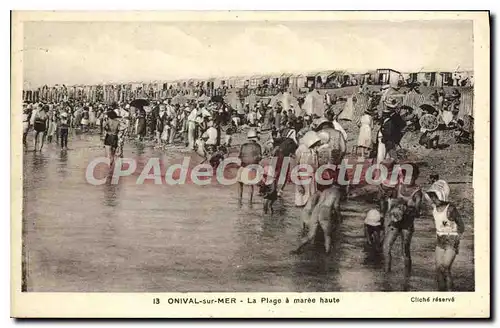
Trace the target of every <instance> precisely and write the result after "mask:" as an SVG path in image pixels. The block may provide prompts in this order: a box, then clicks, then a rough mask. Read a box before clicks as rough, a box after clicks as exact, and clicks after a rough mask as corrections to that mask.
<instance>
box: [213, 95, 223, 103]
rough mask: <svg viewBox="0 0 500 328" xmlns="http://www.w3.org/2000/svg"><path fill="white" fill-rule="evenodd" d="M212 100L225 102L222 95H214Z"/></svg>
mask: <svg viewBox="0 0 500 328" xmlns="http://www.w3.org/2000/svg"><path fill="white" fill-rule="evenodd" d="M210 101H211V102H217V103H224V97H222V96H212V98H211V99H210Z"/></svg>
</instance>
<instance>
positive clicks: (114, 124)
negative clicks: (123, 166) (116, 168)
mask: <svg viewBox="0 0 500 328" xmlns="http://www.w3.org/2000/svg"><path fill="white" fill-rule="evenodd" d="M107 115H108V119H107V120H106V123H104V131H106V136H105V137H104V147H105V148H106V156H107V157H108V158H109V160H110V165H113V164H114V161H115V155H116V148H117V147H118V132H119V130H120V121H119V120H118V115H116V112H115V111H113V110H111V111H109V112H108V113H107Z"/></svg>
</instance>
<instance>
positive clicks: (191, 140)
mask: <svg viewBox="0 0 500 328" xmlns="http://www.w3.org/2000/svg"><path fill="white" fill-rule="evenodd" d="M394 92H395V91H394V90H393V89H392V88H391V87H386V88H383V89H382V90H381V91H380V92H370V93H369V99H370V101H369V102H368V104H369V105H368V106H367V108H366V110H365V112H364V113H363V115H362V116H361V117H360V118H359V121H358V125H359V127H360V129H359V135H358V140H357V149H358V151H359V150H360V151H361V154H360V155H361V156H362V157H363V158H366V159H368V160H373V162H374V163H378V164H383V165H385V166H387V168H388V170H389V171H390V170H392V169H394V167H395V164H397V163H398V161H399V159H398V154H397V149H398V147H400V142H401V139H402V138H403V136H404V134H405V133H406V132H407V131H411V130H417V131H418V130H420V131H421V133H422V135H421V137H420V144H421V145H422V146H425V147H427V148H436V147H438V145H439V132H438V131H440V130H445V129H454V130H456V140H457V142H468V143H472V138H473V137H472V136H473V134H472V132H471V131H470V130H469V129H468V128H467V129H466V128H464V120H463V119H459V120H457V119H455V116H456V106H457V101H456V100H457V99H459V94H457V92H458V91H454V92H453V93H452V94H451V95H448V96H447V95H446V94H443V93H442V92H441V91H439V92H436V93H434V94H432V95H431V101H432V102H434V103H433V105H434V106H427V107H426V106H421V107H419V108H417V109H415V108H411V107H408V106H403V105H402V104H401V103H400V102H399V101H398V98H397V97H395V94H394ZM391 93H393V94H391ZM334 105H335V104H334V102H332V101H330V100H329V99H325V107H326V111H325V112H324V113H323V115H318V114H314V113H310V114H308V113H304V115H297V111H296V110H295V109H294V108H284V107H285V106H284V105H283V104H282V103H281V102H276V103H274V104H273V105H271V106H266V105H265V104H264V102H262V101H257V102H256V104H255V105H253V106H250V105H249V104H245V106H244V110H243V111H237V110H235V109H233V108H231V106H229V105H228V104H227V103H225V102H224V99H222V98H220V97H212V98H209V99H205V100H203V101H200V100H187V101H186V102H185V103H182V104H180V103H176V104H173V103H172V102H171V100H170V99H165V100H164V101H160V102H157V101H155V102H153V101H148V100H146V99H137V100H134V101H131V102H129V103H116V102H115V103H111V104H105V103H97V104H91V103H79V102H77V101H68V102H60V103H29V104H28V103H26V104H24V109H23V128H24V129H23V144H24V145H25V147H27V136H28V133H29V131H30V130H31V129H33V130H34V139H35V146H34V150H35V151H41V150H42V149H43V146H44V144H45V143H52V142H53V141H56V142H57V144H58V145H60V147H61V148H62V149H67V147H68V137H69V136H70V135H71V134H72V132H73V131H78V133H94V132H98V133H99V134H100V135H101V138H102V140H103V144H104V147H105V148H106V153H107V156H109V158H110V162H111V164H113V162H114V161H115V158H117V157H123V155H124V154H123V150H124V145H125V142H126V141H127V140H134V139H135V140H136V141H137V142H146V141H150V142H151V141H152V143H153V145H154V146H155V147H158V148H161V149H165V150H168V149H170V148H169V147H170V146H171V145H174V144H175V145H182V146H183V147H186V148H187V149H189V150H192V151H195V152H196V153H198V154H199V155H201V156H202V157H203V158H204V160H208V161H209V162H210V164H211V165H212V166H214V167H216V166H217V165H218V164H219V163H220V161H221V160H222V159H223V158H224V156H226V155H227V154H228V153H229V149H230V148H231V146H232V143H233V136H234V135H235V134H236V133H239V132H241V131H242V130H244V129H245V130H247V139H248V140H247V141H246V142H244V143H243V144H241V145H240V149H239V152H238V157H239V158H240V159H241V167H240V168H239V170H238V178H237V180H238V183H239V200H240V202H241V200H242V198H243V190H244V188H245V185H248V188H249V198H250V199H249V200H250V202H252V200H253V195H254V184H248V183H247V181H246V180H245V177H248V175H249V172H248V171H249V170H250V169H249V167H251V166H252V165H253V164H262V163H267V162H266V160H267V159H268V158H269V157H275V158H278V163H277V164H278V165H277V166H276V167H275V168H273V169H272V170H269V169H268V170H266V171H265V175H264V177H263V178H264V179H266V178H267V177H268V176H269V175H273V176H278V175H279V174H280V172H281V171H282V163H283V161H284V159H285V158H293V159H294V160H295V163H296V164H297V165H308V166H310V167H312V168H313V170H312V172H310V176H309V178H311V179H312V182H311V183H309V184H305V185H301V184H297V185H295V205H296V206H298V207H302V222H303V227H304V237H303V238H302V240H301V243H300V246H299V247H298V248H297V249H296V250H295V252H300V251H301V250H302V249H303V248H304V247H305V246H306V245H308V244H310V243H311V242H312V241H314V240H315V238H316V234H317V233H318V232H319V231H322V232H323V239H324V247H325V251H326V252H327V253H328V252H329V251H330V250H331V244H332V238H333V233H334V231H336V230H337V227H338V226H339V225H340V224H341V223H342V213H341V212H342V211H341V203H342V202H343V201H345V200H346V199H347V196H348V188H347V187H345V186H342V185H341V184H339V178H340V176H339V171H336V170H332V169H326V170H323V171H322V179H323V180H325V181H330V183H328V184H319V183H317V182H316V181H314V173H315V171H316V170H318V169H319V168H320V167H321V166H323V165H327V164H330V165H340V164H341V163H342V162H343V160H344V159H345V157H346V154H347V140H348V135H347V133H346V131H345V130H344V128H343V127H342V125H341V124H340V123H339V120H338V117H339V113H338V112H336V111H335V110H334ZM380 108H382V109H381V110H379V111H377V109H380ZM468 124H469V125H472V123H470V122H469V123H468ZM375 126H378V127H379V129H378V131H377V133H376V138H375V141H373V138H372V135H373V132H374V129H375ZM264 136H267V138H264ZM261 139H262V140H264V139H266V140H265V142H264V143H262V144H261V143H260V140H261ZM357 155H359V154H357ZM288 170H289V169H288ZM406 173H408V172H406ZM406 173H405V172H404V171H401V172H398V176H399V177H400V178H399V179H398V180H397V181H396V182H395V183H394V181H391V182H387V183H385V182H384V183H382V184H380V186H378V188H379V189H378V191H379V201H380V202H379V205H378V206H377V207H376V208H373V209H371V210H370V211H368V212H367V213H366V219H365V235H366V242H367V244H368V245H370V247H372V249H373V251H374V252H378V253H380V254H382V255H383V258H384V263H385V270H386V272H389V271H390V270H391V249H392V247H393V245H394V242H395V240H396V239H397V238H398V237H399V236H401V238H402V241H403V252H404V259H405V260H404V267H405V278H407V279H408V280H409V278H410V275H411V266H412V262H411V254H410V244H411V239H412V235H413V232H414V230H415V225H414V221H415V219H416V218H417V217H419V216H420V215H422V214H421V213H422V211H423V210H424V209H425V204H430V207H431V208H432V216H433V218H434V221H435V225H436V263H437V271H438V283H439V284H438V286H439V289H440V290H451V289H452V276H451V266H452V263H453V261H454V259H455V256H456V254H457V253H458V251H459V244H460V239H461V237H462V234H463V233H464V229H465V228H464V224H463V221H462V219H461V218H460V215H459V213H458V211H457V209H456V207H455V206H454V205H453V203H452V202H450V199H449V194H450V188H449V186H448V184H447V182H446V181H444V180H440V179H439V178H438V176H433V179H432V181H431V185H430V187H429V188H427V189H426V190H424V189H423V188H422V187H419V186H417V185H416V184H415V181H416V179H417V178H418V167H417V166H416V165H414V170H413V172H412V174H411V177H410V179H409V180H410V183H409V184H405V183H403V181H404V178H405V174H406ZM342 178H345V177H342ZM285 185H286V183H284V184H282V185H278V182H277V179H274V181H273V182H272V183H270V184H269V183H265V180H262V181H261V182H259V183H258V184H257V187H258V189H259V194H260V195H261V196H262V197H263V199H264V212H265V213H268V212H271V214H272V212H273V203H274V202H275V201H276V200H277V199H278V198H279V197H280V196H281V194H282V193H283V192H284V189H285Z"/></svg>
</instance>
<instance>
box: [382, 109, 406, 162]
mask: <svg viewBox="0 0 500 328" xmlns="http://www.w3.org/2000/svg"><path fill="white" fill-rule="evenodd" d="M380 129H381V132H382V143H384V144H385V151H386V154H389V157H390V158H393V159H397V156H396V145H399V143H400V142H401V139H402V138H403V135H404V132H405V129H406V122H405V120H403V118H402V117H401V115H400V114H399V110H398V105H397V103H396V102H392V103H390V104H387V105H386V109H385V110H384V111H383V112H382V125H381V128H380Z"/></svg>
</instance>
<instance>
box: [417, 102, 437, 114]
mask: <svg viewBox="0 0 500 328" xmlns="http://www.w3.org/2000/svg"><path fill="white" fill-rule="evenodd" d="M420 109H421V110H422V111H424V112H426V113H427V114H434V113H435V112H437V109H436V108H434V107H433V106H431V105H428V104H423V105H420Z"/></svg>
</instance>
